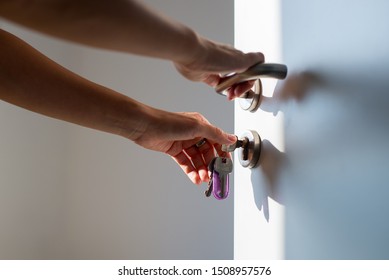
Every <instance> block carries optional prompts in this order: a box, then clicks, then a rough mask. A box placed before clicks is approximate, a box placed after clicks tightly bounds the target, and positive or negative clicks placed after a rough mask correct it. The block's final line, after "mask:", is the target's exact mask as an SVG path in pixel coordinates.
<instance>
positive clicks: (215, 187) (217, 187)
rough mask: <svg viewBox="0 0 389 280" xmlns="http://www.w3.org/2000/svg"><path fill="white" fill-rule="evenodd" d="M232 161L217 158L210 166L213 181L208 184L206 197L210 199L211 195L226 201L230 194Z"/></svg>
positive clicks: (225, 158)
mask: <svg viewBox="0 0 389 280" xmlns="http://www.w3.org/2000/svg"><path fill="white" fill-rule="evenodd" d="M232 168H233V164H232V160H231V159H230V158H227V157H215V158H214V159H213V160H212V161H211V162H210V164H209V167H208V169H209V171H210V172H211V179H210V181H209V183H208V189H207V190H206V191H205V195H206V196H207V197H209V196H210V195H211V193H212V194H213V196H214V197H215V198H216V199H218V200H222V199H226V198H227V197H228V194H229V192H230V178H229V174H230V173H231V172H232Z"/></svg>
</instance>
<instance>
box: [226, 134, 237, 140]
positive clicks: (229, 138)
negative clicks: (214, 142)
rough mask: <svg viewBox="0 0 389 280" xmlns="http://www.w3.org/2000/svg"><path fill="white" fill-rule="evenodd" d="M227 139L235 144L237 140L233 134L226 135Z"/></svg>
mask: <svg viewBox="0 0 389 280" xmlns="http://www.w3.org/2000/svg"><path fill="white" fill-rule="evenodd" d="M227 138H228V140H229V141H231V142H235V141H236V140H237V139H236V135H234V134H228V136H227Z"/></svg>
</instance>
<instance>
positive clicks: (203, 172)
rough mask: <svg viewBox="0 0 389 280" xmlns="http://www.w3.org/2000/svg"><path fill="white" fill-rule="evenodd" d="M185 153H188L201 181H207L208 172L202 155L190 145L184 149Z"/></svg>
mask: <svg viewBox="0 0 389 280" xmlns="http://www.w3.org/2000/svg"><path fill="white" fill-rule="evenodd" d="M185 153H186V154H187V155H188V157H189V158H190V160H191V161H192V165H193V167H194V169H195V170H196V172H197V173H198V175H199V177H200V179H201V181H203V182H206V181H208V172H207V167H206V165H205V163H204V160H203V157H202V155H201V153H200V151H199V150H198V148H197V147H196V146H191V147H189V148H188V149H186V150H185Z"/></svg>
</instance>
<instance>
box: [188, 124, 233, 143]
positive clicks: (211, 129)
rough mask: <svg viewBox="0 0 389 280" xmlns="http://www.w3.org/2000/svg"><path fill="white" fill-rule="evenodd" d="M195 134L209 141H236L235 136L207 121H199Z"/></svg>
mask: <svg viewBox="0 0 389 280" xmlns="http://www.w3.org/2000/svg"><path fill="white" fill-rule="evenodd" d="M195 134H196V135H198V136H200V137H204V138H206V139H208V140H209V141H210V142H211V143H220V144H232V143H234V142H235V141H236V136H235V135H233V134H228V133H226V132H224V131H223V130H221V129H220V128H218V127H216V126H213V125H211V124H207V123H200V125H198V126H197V128H196V131H195Z"/></svg>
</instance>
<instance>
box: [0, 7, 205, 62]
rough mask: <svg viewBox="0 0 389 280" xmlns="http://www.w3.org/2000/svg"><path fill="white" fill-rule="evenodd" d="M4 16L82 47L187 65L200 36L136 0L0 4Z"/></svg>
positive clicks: (195, 53)
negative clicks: (88, 46) (82, 45)
mask: <svg viewBox="0 0 389 280" xmlns="http://www.w3.org/2000/svg"><path fill="white" fill-rule="evenodd" d="M0 16H3V17H5V18H7V19H9V20H11V21H14V22H17V23H19V24H22V25H25V26H28V27H31V28H34V29H36V30H40V31H42V32H44V33H47V34H51V35H54V36H56V37H62V38H64V39H68V40H71V41H76V42H79V43H82V44H87V45H90V46H95V47H99V48H105V49H111V50H116V51H122V52H128V53H133V54H139V55H145V56H152V57H158V58H163V59H168V60H171V61H174V62H183V63H185V62H188V61H191V59H193V58H194V57H196V55H197V52H198V51H199V49H200V48H201V46H200V45H201V44H200V43H199V38H198V37H197V34H196V33H195V32H194V31H192V30H191V29H190V28H188V27H186V26H184V25H182V24H180V23H178V22H176V21H174V20H172V19H170V18H167V17H165V16H163V15H161V14H160V13H158V12H156V11H154V10H152V9H151V8H149V7H147V6H145V5H144V4H142V3H140V2H137V1H133V0H112V1H96V0H79V1H69V0H30V1H20V0H0Z"/></svg>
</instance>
